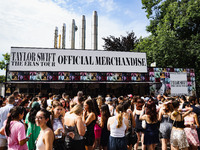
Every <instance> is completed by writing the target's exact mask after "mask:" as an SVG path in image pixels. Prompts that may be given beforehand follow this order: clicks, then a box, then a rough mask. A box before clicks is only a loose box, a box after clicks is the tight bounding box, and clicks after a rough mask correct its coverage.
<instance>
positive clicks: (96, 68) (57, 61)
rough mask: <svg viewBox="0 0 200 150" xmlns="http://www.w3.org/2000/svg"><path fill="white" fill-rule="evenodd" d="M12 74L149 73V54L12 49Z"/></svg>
mask: <svg viewBox="0 0 200 150" xmlns="http://www.w3.org/2000/svg"><path fill="white" fill-rule="evenodd" d="M9 70H10V71H52V72H53V71H54V72H55V71H74V72H81V71H85V72H138V73H139V72H143V73H145V72H147V60H146V53H136V52H117V51H115V52H113V51H94V50H60V49H42V48H19V47H12V48H11V53H10V65H9Z"/></svg>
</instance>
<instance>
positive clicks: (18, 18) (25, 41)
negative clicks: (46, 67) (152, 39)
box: [0, 0, 149, 72]
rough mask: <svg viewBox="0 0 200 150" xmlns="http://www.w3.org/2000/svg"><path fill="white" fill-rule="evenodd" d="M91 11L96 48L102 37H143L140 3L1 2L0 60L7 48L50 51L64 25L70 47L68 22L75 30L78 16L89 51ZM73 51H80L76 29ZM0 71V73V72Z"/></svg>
mask: <svg viewBox="0 0 200 150" xmlns="http://www.w3.org/2000/svg"><path fill="white" fill-rule="evenodd" d="M93 11H97V14H98V49H100V50H102V49H103V47H102V45H103V44H104V41H103V40H102V37H107V36H109V35H114V36H116V37H119V36H120V35H124V36H125V35H126V32H131V31H133V32H135V34H136V36H137V37H138V38H139V37H140V36H142V37H145V36H148V35H149V34H148V33H147V32H146V30H145V29H146V26H147V25H148V23H149V21H148V19H147V18H146V14H145V10H143V9H142V4H141V0H1V1H0V49H1V50H0V60H1V59H2V54H4V53H6V52H8V53H9V52H10V48H11V46H17V47H46V48H53V44H54V30H55V27H56V26H57V27H58V29H59V34H61V28H62V24H63V23H65V24H66V48H70V31H71V30H70V29H71V22H72V19H75V22H76V25H77V27H78V28H80V26H81V18H82V15H85V17H86V49H91V47H92V46H91V26H92V15H93ZM75 43H76V44H75V48H76V49H80V30H78V31H77V32H76V42H75ZM1 72H2V71H1Z"/></svg>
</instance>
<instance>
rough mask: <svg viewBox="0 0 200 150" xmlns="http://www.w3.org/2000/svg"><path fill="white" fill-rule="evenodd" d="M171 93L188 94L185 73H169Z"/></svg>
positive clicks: (173, 94) (174, 94)
mask: <svg viewBox="0 0 200 150" xmlns="http://www.w3.org/2000/svg"><path fill="white" fill-rule="evenodd" d="M170 85H171V95H172V96H176V95H178V96H180V95H188V85H187V73H184V72H182V73H180V72H179V73H175V72H173V73H172V72H171V73H170Z"/></svg>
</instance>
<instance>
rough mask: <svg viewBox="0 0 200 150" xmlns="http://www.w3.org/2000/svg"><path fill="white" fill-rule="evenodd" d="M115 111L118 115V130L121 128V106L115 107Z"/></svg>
mask: <svg viewBox="0 0 200 150" xmlns="http://www.w3.org/2000/svg"><path fill="white" fill-rule="evenodd" d="M116 111H117V113H118V117H117V122H118V124H117V128H120V127H122V120H123V113H122V112H123V105H121V104H119V105H118V106H117V107H116Z"/></svg>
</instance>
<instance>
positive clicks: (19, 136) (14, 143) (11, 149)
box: [5, 121, 28, 150]
mask: <svg viewBox="0 0 200 150" xmlns="http://www.w3.org/2000/svg"><path fill="white" fill-rule="evenodd" d="M5 122H6V121H5ZM6 137H7V136H6ZM25 138H26V133H25V127H24V124H22V123H21V122H19V121H11V122H10V135H9V136H8V137H7V140H8V150H28V147H27V145H26V143H25V144H24V145H23V146H20V145H19V141H21V140H23V139H25Z"/></svg>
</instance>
